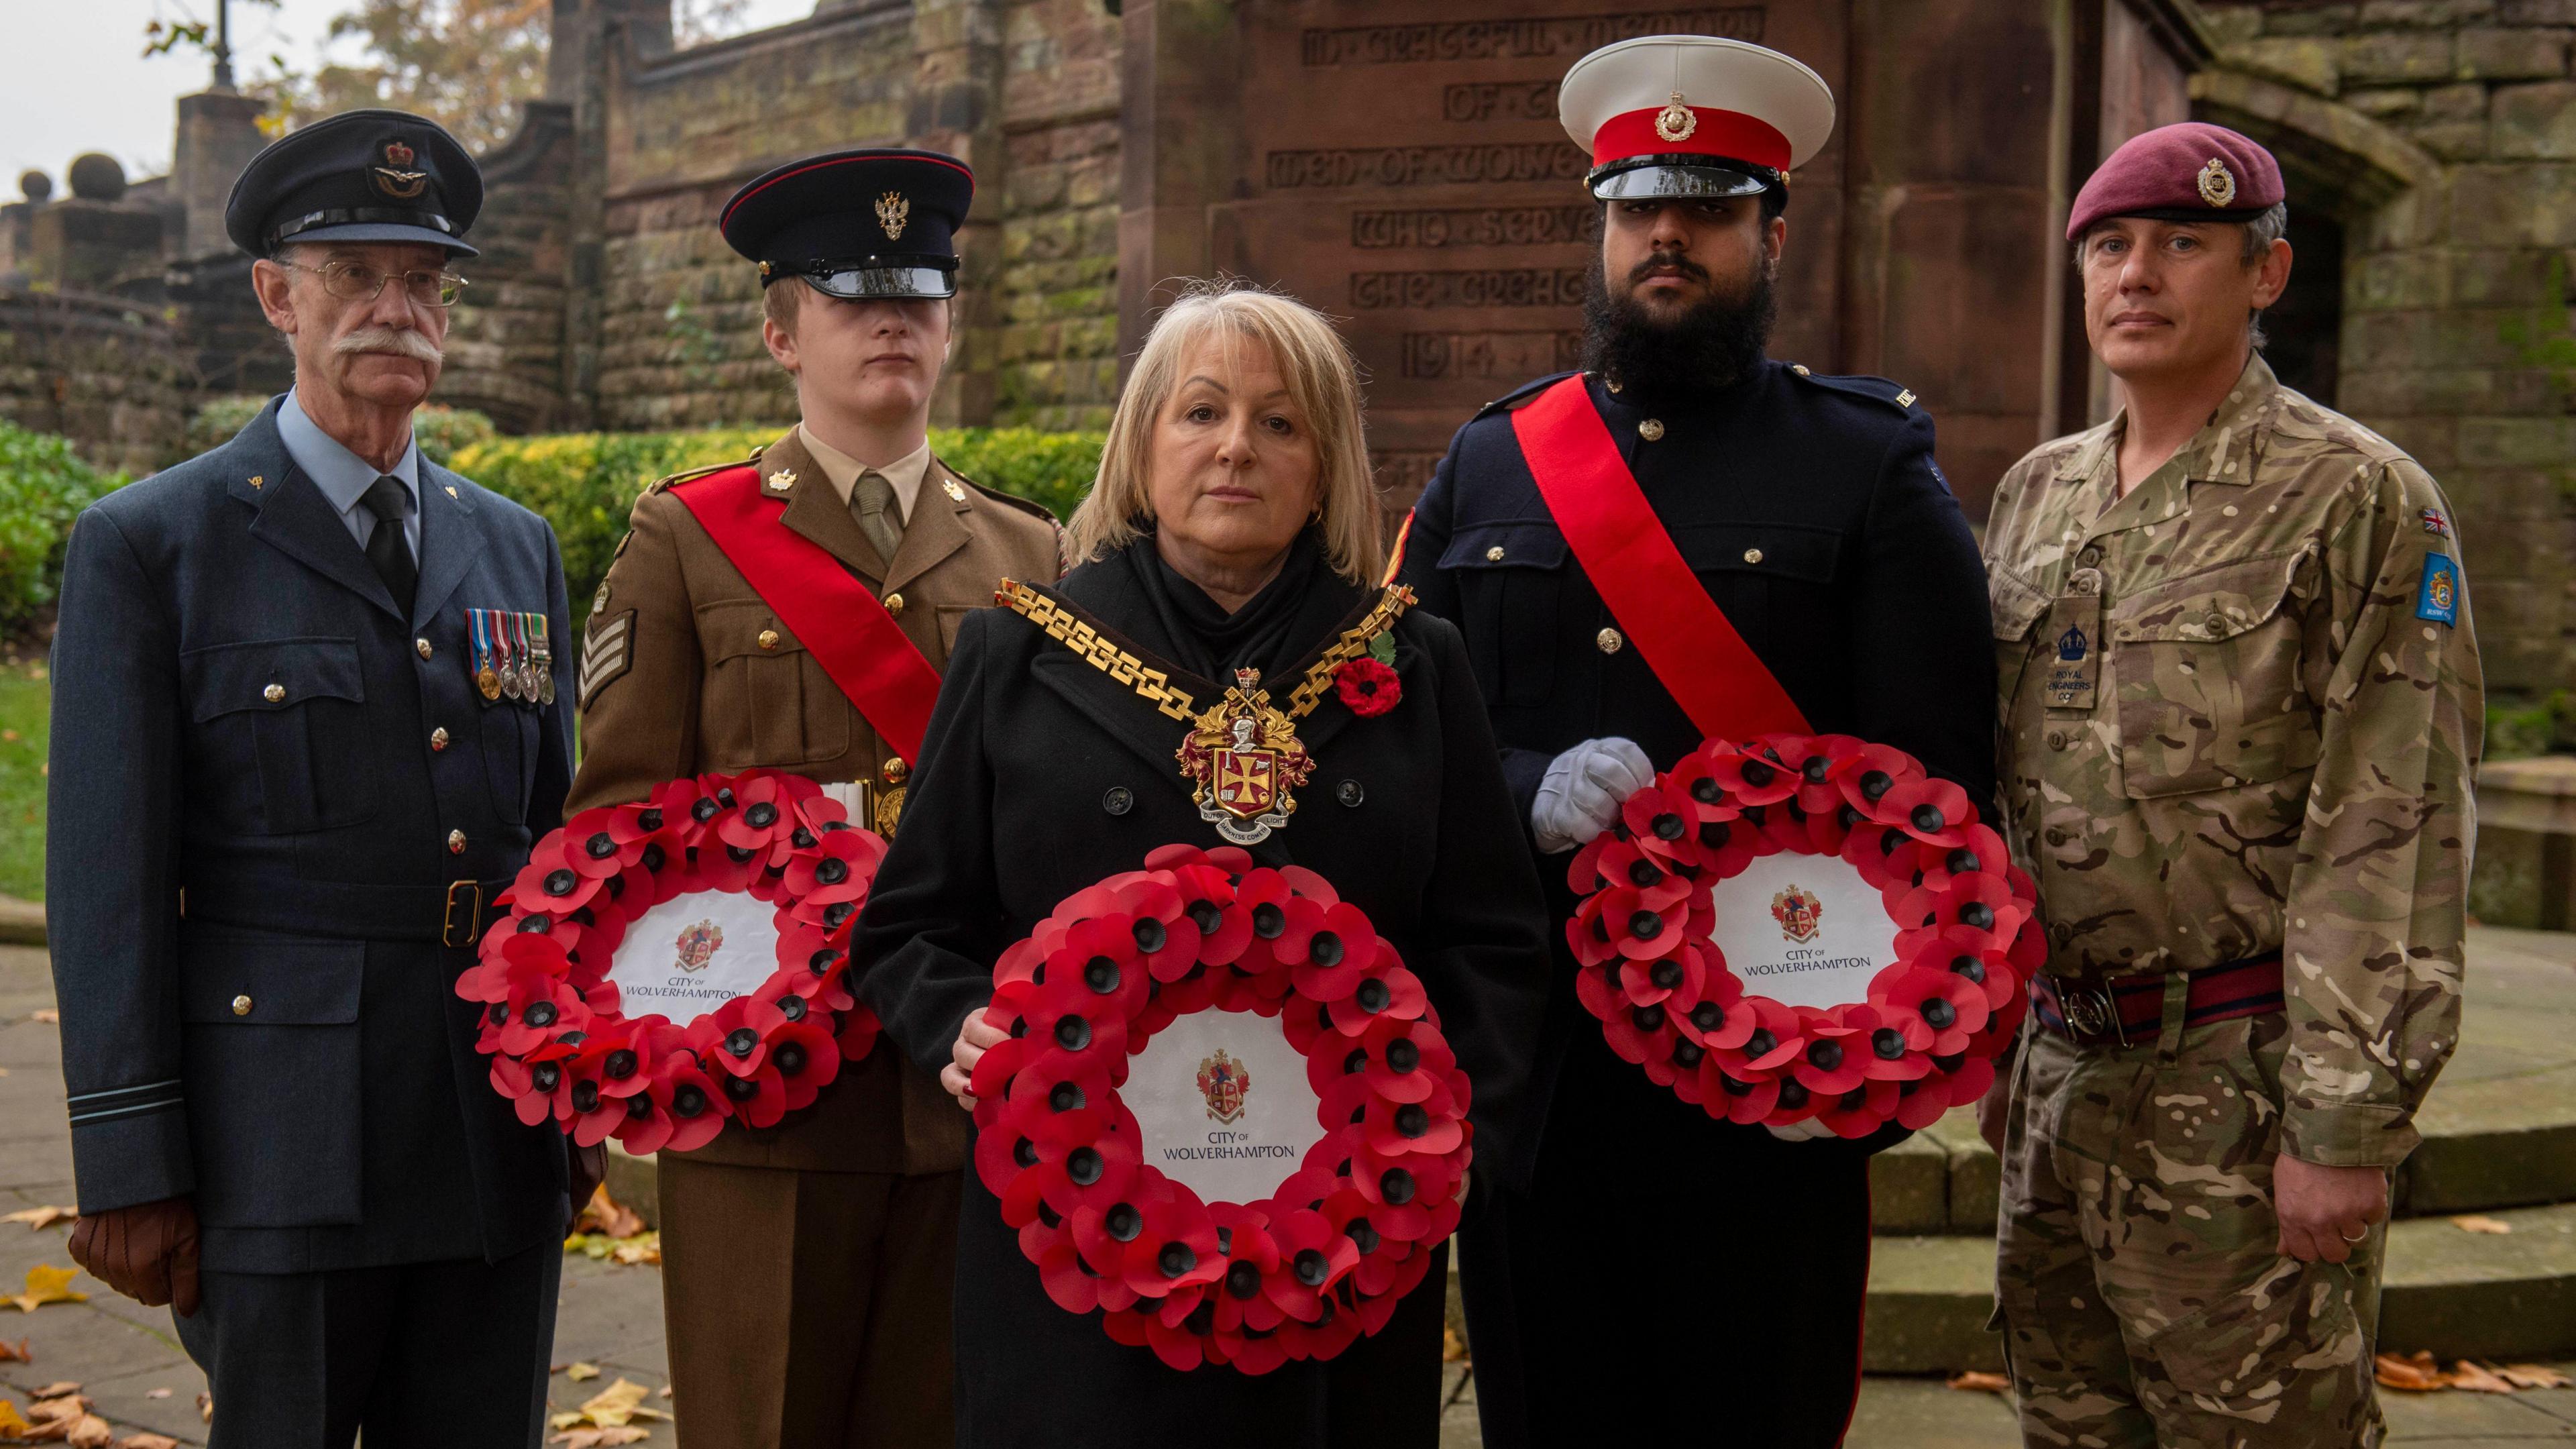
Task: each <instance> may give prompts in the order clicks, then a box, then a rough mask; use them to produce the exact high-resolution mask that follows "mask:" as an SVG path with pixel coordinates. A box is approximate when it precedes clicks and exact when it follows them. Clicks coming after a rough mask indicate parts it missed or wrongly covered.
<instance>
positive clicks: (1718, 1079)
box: [1699, 1052, 1796, 1126]
mask: <svg viewBox="0 0 2576 1449" xmlns="http://www.w3.org/2000/svg"><path fill="white" fill-rule="evenodd" d="M1699 1079H1700V1092H1701V1099H1700V1100H1701V1105H1702V1106H1704V1107H1705V1108H1707V1109H1708V1113H1709V1115H1710V1116H1712V1117H1719V1116H1722V1117H1724V1118H1725V1119H1726V1120H1727V1121H1729V1122H1739V1123H1743V1124H1744V1125H1746V1126H1751V1125H1752V1124H1753V1123H1756V1122H1760V1121H1762V1120H1763V1119H1765V1118H1767V1117H1769V1116H1770V1115H1771V1111H1772V1109H1773V1108H1774V1107H1776V1106H1778V1105H1779V1102H1780V1083H1779V1082H1778V1081H1777V1080H1776V1079H1774V1078H1771V1077H1767V1076H1755V1077H1750V1078H1748V1077H1743V1076H1739V1075H1737V1074H1735V1073H1733V1072H1730V1071H1728V1070H1727V1069H1726V1068H1725V1067H1724V1066H1722V1065H1720V1063H1719V1059H1718V1054H1717V1053H1715V1052H1711V1053H1709V1054H1708V1055H1707V1056H1705V1057H1703V1058H1701V1059H1700V1064H1699ZM1791 1085H1793V1086H1794V1085H1796V1084H1795V1083H1792V1084H1791Z"/></svg>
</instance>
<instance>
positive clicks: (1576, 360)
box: [1404, 330, 1583, 382]
mask: <svg viewBox="0 0 2576 1449" xmlns="http://www.w3.org/2000/svg"><path fill="white" fill-rule="evenodd" d="M1582 365H1583V334H1582V333H1580V332H1556V331H1545V330H1531V331H1518V332H1513V331H1489V332H1407V333H1405V334H1404V375H1405V376H1406V377H1419V378H1446V377H1475V378H1503V379H1507V380H1510V381H1514V382H1517V381H1519V380H1521V379H1523V378H1528V377H1536V376H1538V375H1540V374H1541V373H1549V372H1568V371H1571V370H1573V369H1574V368H1577V367H1580V366H1582Z"/></svg>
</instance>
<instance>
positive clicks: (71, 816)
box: [47, 111, 596, 1449]
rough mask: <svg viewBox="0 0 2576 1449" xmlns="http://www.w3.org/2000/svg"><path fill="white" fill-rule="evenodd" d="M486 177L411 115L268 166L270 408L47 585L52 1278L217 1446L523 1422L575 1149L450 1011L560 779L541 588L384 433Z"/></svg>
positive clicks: (545, 1345)
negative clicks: (166, 1363)
mask: <svg viewBox="0 0 2576 1449" xmlns="http://www.w3.org/2000/svg"><path fill="white" fill-rule="evenodd" d="M482 192H483V187H482V180H481V177H480V176H479V174H478V173H477V172H476V170H475V166H474V162H473V160H472V159H471V158H470V157H468V156H467V155H466V153H465V151H464V148H463V147H461V146H459V145H458V144H457V143H456V141H455V140H454V139H453V138H452V137H450V136H449V135H448V134H447V133H446V132H445V131H443V130H441V129H439V127H438V126H437V125H435V124H434V123H432V122H429V121H426V120H423V119H422V118H420V117H418V116H412V115H405V114H402V113H400V112H396V111H354V112H349V113H345V114H342V115H339V116H334V117H332V118H330V119H328V120H325V121H321V122H318V123H316V124H314V125H312V126H308V127H306V128H305V129H303V130H300V131H297V132H295V133H293V134H291V135H289V136H287V137H286V138H284V139H283V140H280V141H278V142H277V143H276V144H275V145H272V146H270V147H269V148H268V149H267V150H265V151H263V152H261V153H260V155H259V156H258V157H257V158H255V159H254V160H253V161H252V162H251V164H250V165H249V167H247V168H246V169H245V170H244V171H243V173H242V175H241V178H240V180H239V181H238V182H237V183H236V184H235V186H234V188H233V193H232V198H231V201H230V203H229V205H228V208H227V211H226V215H225V225H226V229H227V231H228V232H229V234H230V235H231V237H232V239H233V241H234V242H235V243H236V244H238V245H239V246H241V247H242V248H243V249H244V250H245V251H248V252H251V253H253V254H254V255H256V256H257V257H259V258H260V260H259V261H258V262H257V263H256V264H255V266H254V268H253V272H252V284H253V285H254V286H255V287H256V288H257V289H258V293H259V301H260V306H261V308H262V309H263V311H264V312H265V313H266V315H267V317H268V320H269V322H270V324H271V325H272V326H274V327H276V328H277V329H278V330H279V331H280V332H281V333H283V334H284V335H285V336H286V339H287V341H288V342H289V343H290V344H291V346H292V347H293V349H294V353H295V387H294V390H293V391H291V392H289V393H287V394H286V395H285V396H283V397H281V398H278V399H277V400H275V401H274V402H271V403H270V404H269V405H268V406H267V407H266V408H265V409H263V410H262V411H261V412H260V414H259V416H258V417H257V418H255V419H254V420H252V422H251V423H250V425H249V426H248V427H246V428H244V429H243V430H242V431H241V433H240V434H239V435H238V436H237V437H235V438H234V439H233V440H232V441H231V442H229V443H226V444H225V445H224V446H222V447H220V448H217V449H215V450H214V451H213V452H210V453H207V454H205V455H203V456H201V457H198V458H195V459H192V460H190V461H189V462H186V463H183V464H180V465H179V466H178V467H175V468H172V469H170V470H168V471H167V472H164V473H161V474H159V475H157V476H155V477H153V478H151V479H148V480H146V481H144V482H141V483H137V484H134V485H133V486H132V487H129V488H126V489H123V490H121V491H119V492H117V493H116V494H114V495H112V496H110V497H109V498H107V499H105V500H103V501H101V502H100V503H98V504H97V505H95V506H94V507H92V508H90V509H89V510H88V511H87V512H85V513H84V514H83V515H82V516H81V518H80V520H79V522H78V524H77V525H76V526H75V527H74V529H73V531H72V539H71V545H70V554H69V558H68V559H67V561H66V563H65V565H64V576H63V592H62V616H61V626H60V629H59V631H58V632H57V633H56V635H55V638H54V666H53V673H54V729H53V759H52V772H51V778H52V800H51V815H50V819H51V822H52V823H51V836H50V839H49V841H48V843H47V847H48V852H49V856H48V865H49V871H48V874H49V878H50V880H51V882H52V893H51V897H50V899H49V900H48V902H47V906H48V908H49V910H50V912H51V915H52V920H53V939H54V943H55V944H54V981H55V989H56V994H57V995H58V997H59V998H60V1001H61V1007H62V1043H63V1078H64V1085H65V1088H66V1090H67V1092H68V1094H69V1097H70V1108H71V1127H72V1161H73V1169H74V1172H75V1175H76V1177H77V1181H78V1189H79V1194H80V1210H81V1218H80V1222H79V1224H78V1225H77V1227H76V1228H75V1229H74V1232H73V1235H72V1244H71V1248H72V1254H73V1256H74V1257H75V1258H77V1259H78V1260H79V1261H80V1263H81V1265H82V1266H83V1267H85V1268H87V1269H88V1270H89V1271H90V1272H92V1273H94V1274H96V1275H97V1276H98V1277H99V1278H101V1279H103V1280H105V1281H106V1282H107V1284H108V1285H109V1286H110V1287H113V1288H115V1289H117V1290H118V1291H119V1292H122V1293H125V1294H128V1295H130V1296H132V1297H135V1298H137V1299H140V1300H141V1301H142V1302H144V1303H146V1304H149V1305H158V1304H162V1303H170V1304H172V1305H173V1306H174V1307H175V1309H176V1310H177V1314H178V1322H177V1326H178V1332H179V1337H180V1340H181V1341H182V1342H183V1343H185V1344H186V1345H187V1348H188V1352H189V1353H190V1355H192V1356H193V1357H194V1358H195V1359H196V1360H197V1362H198V1363H199V1364H200V1365H202V1366H203V1367H204V1368H205V1370H206V1376H207V1378H208V1380H209V1383H210V1385H211V1387H212V1390H213V1393H214V1406H215V1407H214V1422H213V1426H212V1430H211V1442H212V1443H213V1444H214V1445H216V1446H219V1449H222V1446H251V1445H256V1446H258V1449H303V1446H315V1449H320V1446H346V1445H348V1444H350V1443H352V1442H353V1441H354V1440H355V1438H356V1437H357V1435H358V1434H359V1433H360V1432H361V1431H362V1430H363V1432H364V1434H365V1436H366V1442H367V1446H368V1449H387V1446H400V1445H418V1446H423V1449H428V1446H432V1445H435V1446H439V1449H484V1446H493V1449H498V1446H505V1445H506V1446H523V1445H534V1444H536V1443H537V1440H538V1435H539V1432H540V1430H541V1427H542V1422H543V1420H542V1415H543V1411H544V1407H545V1386H546V1364H547V1356H548V1353H549V1350H550V1349H551V1348H552V1345H553V1338H554V1311H555V1290H556V1279H557V1275H558V1273H559V1271H560V1267H561V1257H562V1250H561V1247H560V1242H561V1239H562V1235H563V1232H564V1227H565V1218H566V1213H567V1208H568V1206H569V1204H568V1202H567V1198H566V1184H567V1172H566V1167H567V1156H568V1154H567V1150H566V1139H565V1138H564V1137H563V1136H562V1135H561V1134H560V1133H558V1132H556V1131H555V1130H554V1128H553V1127H552V1126H550V1125H541V1126H537V1127H528V1126H524V1125H522V1124H521V1123H520V1122H519V1121H518V1119H517V1118H516V1116H515V1115H514V1114H513V1113H512V1112H511V1110H510V1108H509V1106H508V1104H507V1103H506V1102H504V1101H503V1100H502V1098H501V1096H500V1095H499V1094H498V1093H496V1092H495V1091H493V1089H492V1087H491V1086H490V1084H489V1082H488V1081H487V1078H486V1066H485V1063H484V1061H483V1058H482V1057H481V1055H480V1054H479V1053H478V1052H477V1051H476V1050H475V1046H474V1041H475V1027H476V1022H475V1009H474V1007H473V1006H471V1005H470V1004H468V1003H465V1002H461V1001H459V1000H457V999H456V997H455V995H454V994H453V992H452V991H451V989H450V988H451V985H452V983H453V982H454V980H455V978H456V976H457V973H458V972H459V971H460V970H462V969H464V968H465V967H467V966H469V965H470V964H471V963H472V960H473V945H474V940H475V937H476V935H477V933H478V931H479V930H480V929H481V928H482V927H483V926H484V925H485V924H486V923H488V921H489V920H490V919H491V918H492V915H493V913H494V897H495V895H497V894H498V892H499V891H500V889H501V888H502V887H503V886H504V885H505V884H506V883H507V882H508V880H509V878H510V876H511V875H512V873H513V872H515V871H516V870H517V869H518V868H519V866H520V864H521V863H522V862H523V861H524V860H525V859H526V857H527V854H528V846H529V842H530V841H531V839H532V838H534V837H535V836H537V835H539V834H542V833H543V832H544V831H546V830H548V829H551V828H552V827H553V826H554V825H555V824H556V823H557V821H558V816H559V813H560V809H561V803H562V800H563V796H564V790H565V787H566V785H567V784H568V782H569V781H570V779H571V774H572V741H571V728H570V711H571V702H572V701H571V694H572V684H571V674H570V669H571V663H572V661H571V655H570V651H568V650H566V649H564V648H562V647H561V644H560V641H563V640H565V639H566V638H567V637H568V635H567V625H566V619H565V607H564V580H563V568H562V563H561V561H560V559H559V558H558V556H557V554H556V551H555V544H554V538H553V535H552V533H551V531H550V530H549V529H548V528H547V527H546V524H545V523H544V521H543V520H541V519H539V518H537V517H536V516H535V515H533V514H530V513H529V512H527V511H526V510H525V509H522V508H520V507H518V506H517V505H516V504H512V503H509V502H506V501H504V500H503V499H501V498H499V497H498V496H496V495H494V494H491V493H488V492H485V491H484V490H483V489H481V488H479V487H477V486H475V484H474V483H473V482H471V481H470V480H468V479H465V478H462V477H459V476H458V475H456V474H454V473H451V472H449V471H447V470H446V469H444V468H441V467H439V466H437V465H436V464H434V463H432V462H430V461H429V460H427V459H425V458H423V457H422V456H421V455H420V450H419V448H418V447H417V446H416V445H415V444H414V442H413V440H412V432H411V418H412V412H413V410H414V409H415V408H417V407H418V406H419V405H420V403H421V401H422V399H424V398H425V397H427V396H428V395H429V391H430V388H431V386H432V385H433V384H434V383H435V382H436V381H437V380H438V372H439V362H440V343H441V341H442V340H443V339H444V338H445V336H446V333H447V317H448V309H449V307H450V306H452V305H453V304H454V303H455V301H456V300H457V297H458V295H459V293H460V289H461V288H462V286H463V283H462V281H461V280H460V279H458V278H457V277H456V276H455V275H453V274H452V273H451V272H450V271H449V268H450V266H451V265H453V263H454V261H455V260H456V259H458V258H462V257H470V256H473V255H474V249H473V248H472V247H470V246H468V245H466V244H465V241H464V235H465V231H466V229H467V227H468V226H470V225H471V224H472V222H473V220H474V215H475V212H476V210H477V209H478V208H479V206H480V205H481V201H482ZM595 1173H596V1159H595V1158H591V1159H589V1160H587V1161H585V1162H580V1163H576V1164H574V1172H573V1177H574V1178H575V1179H579V1178H582V1177H585V1176H589V1177H592V1178H594V1179H595ZM574 1187H575V1190H577V1191H580V1192H582V1193H583V1194H584V1195H587V1183H586V1182H581V1181H578V1180H577V1181H575V1183H574ZM433 1403H434V1404H435V1405H436V1408H435V1410H434V1411H433V1410H429V1409H426V1408H424V1407H423V1406H424V1405H429V1404H433Z"/></svg>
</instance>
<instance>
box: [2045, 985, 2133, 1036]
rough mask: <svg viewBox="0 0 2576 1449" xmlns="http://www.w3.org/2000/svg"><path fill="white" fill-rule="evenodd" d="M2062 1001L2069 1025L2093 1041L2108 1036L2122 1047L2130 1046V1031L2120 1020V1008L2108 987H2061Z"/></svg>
mask: <svg viewBox="0 0 2576 1449" xmlns="http://www.w3.org/2000/svg"><path fill="white" fill-rule="evenodd" d="M2058 1000H2059V1002H2060V1003H2061V1004H2062V1005H2063V1006H2064V1008H2065V1012H2066V1024H2067V1025H2068V1026H2071V1027H2073V1028H2074V1029H2075V1030H2076V1031H2077V1032H2079V1033H2081V1034H2083V1035H2085V1036H2091V1037H2101V1036H2108V1037H2110V1038H2112V1039H2113V1040H2115V1041H2117V1042H2119V1044H2120V1045H2122V1046H2127V1045H2128V1044H2129V1032H2128V1028H2127V1027H2126V1026H2125V1025H2124V1024H2123V1023H2122V1022H2121V1020H2120V1007H2119V1004H2118V1003H2117V1002H2115V1001H2113V1000H2112V998H2111V988H2110V987H2108V986H2076V987H2061V988H2060V989H2059V991H2058Z"/></svg>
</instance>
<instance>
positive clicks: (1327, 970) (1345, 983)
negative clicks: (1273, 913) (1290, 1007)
mask: <svg viewBox="0 0 2576 1449" xmlns="http://www.w3.org/2000/svg"><path fill="white" fill-rule="evenodd" d="M1286 944H1287V943H1286V941H1285V939H1284V938H1283V942H1282V945H1283V946H1285V945H1286ZM1273 954H1274V955H1275V956H1276V957H1277V958H1278V959H1279V960H1280V961H1282V962H1284V963H1286V964H1287V965H1288V967H1289V968H1290V972H1289V979H1290V980H1291V981H1293V982H1294V983H1295V984H1296V987H1297V991H1298V994H1299V995H1302V996H1307V997H1311V998H1312V999H1314V1000H1316V1001H1340V1000H1342V999H1343V998H1344V997H1347V996H1349V995H1350V994H1351V993H1352V992H1354V991H1357V990H1358V989H1359V985H1360V979H1361V978H1362V977H1363V976H1365V975H1367V974H1369V973H1370V972H1371V971H1372V970H1374V969H1375V968H1376V966H1377V964H1378V942H1377V933H1376V932H1375V931H1374V930H1372V929H1370V927H1369V918H1368V915H1367V913H1366V912H1364V911H1362V910H1361V909H1360V908H1359V907H1357V906H1354V905H1351V904H1349V903H1348V902H1336V903H1335V904H1333V905H1332V906H1330V907H1328V908H1327V909H1326V910H1325V912H1324V919H1323V921H1322V923H1321V924H1320V925H1318V926H1317V928H1316V929H1315V930H1314V931H1313V932H1312V933H1310V934H1308V935H1307V936H1306V938H1305V939H1304V941H1302V942H1300V943H1297V948H1296V949H1295V954H1294V955H1291V954H1289V951H1288V950H1286V949H1280V950H1274V952H1273Z"/></svg>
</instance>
